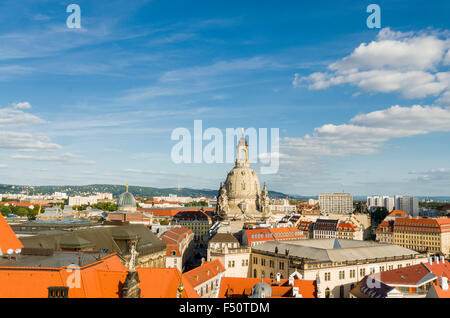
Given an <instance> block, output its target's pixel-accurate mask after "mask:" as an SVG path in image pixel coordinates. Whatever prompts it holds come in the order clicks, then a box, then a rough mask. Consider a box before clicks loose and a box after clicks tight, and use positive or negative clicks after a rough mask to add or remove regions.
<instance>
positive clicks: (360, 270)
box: [359, 268, 366, 277]
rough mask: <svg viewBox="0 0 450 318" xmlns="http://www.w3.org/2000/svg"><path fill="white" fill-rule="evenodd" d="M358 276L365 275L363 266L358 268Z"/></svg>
mask: <svg viewBox="0 0 450 318" xmlns="http://www.w3.org/2000/svg"><path fill="white" fill-rule="evenodd" d="M359 276H361V277H363V276H366V269H365V268H360V269H359Z"/></svg>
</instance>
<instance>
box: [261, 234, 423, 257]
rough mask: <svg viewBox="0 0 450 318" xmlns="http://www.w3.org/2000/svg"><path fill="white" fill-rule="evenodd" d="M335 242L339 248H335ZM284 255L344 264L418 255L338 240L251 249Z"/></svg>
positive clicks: (271, 244) (385, 246)
mask: <svg viewBox="0 0 450 318" xmlns="http://www.w3.org/2000/svg"><path fill="white" fill-rule="evenodd" d="M336 241H337V242H338V243H339V246H340V248H335V243H336ZM275 248H277V250H278V251H279V252H278V253H280V254H284V253H285V251H286V250H288V251H289V255H292V256H296V257H299V258H305V259H310V260H317V261H321V262H345V261H359V260H367V259H375V258H386V257H401V256H409V255H411V256H412V255H419V253H417V252H415V251H412V250H409V249H407V248H404V247H401V246H398V245H391V244H379V243H375V242H369V241H359V240H340V239H309V240H298V241H289V242H266V243H262V244H261V245H258V246H255V247H253V249H252V250H253V251H255V252H258V251H261V252H271V253H273V252H274V251H275Z"/></svg>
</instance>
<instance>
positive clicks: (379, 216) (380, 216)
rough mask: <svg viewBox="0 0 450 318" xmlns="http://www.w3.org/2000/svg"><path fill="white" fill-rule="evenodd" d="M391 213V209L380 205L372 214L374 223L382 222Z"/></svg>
mask: <svg viewBox="0 0 450 318" xmlns="http://www.w3.org/2000/svg"><path fill="white" fill-rule="evenodd" d="M388 215H389V211H388V210H387V209H386V208H385V207H378V208H377V209H376V210H375V211H374V212H373V213H372V214H371V216H370V217H371V219H372V223H373V224H377V225H378V224H380V223H381V222H382V221H383V220H384V218H385V217H386V216H388Z"/></svg>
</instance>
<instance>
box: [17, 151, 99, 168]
mask: <svg viewBox="0 0 450 318" xmlns="http://www.w3.org/2000/svg"><path fill="white" fill-rule="evenodd" d="M11 158H13V159H18V160H31V161H55V162H60V163H65V164H70V165H94V164H95V161H89V160H84V159H80V158H79V156H76V155H74V154H71V153H64V154H61V155H54V156H30V155H13V156H11Z"/></svg>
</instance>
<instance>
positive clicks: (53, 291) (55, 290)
mask: <svg viewBox="0 0 450 318" xmlns="http://www.w3.org/2000/svg"><path fill="white" fill-rule="evenodd" d="M48 298H69V287H67V286H57V287H49V288H48Z"/></svg>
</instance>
